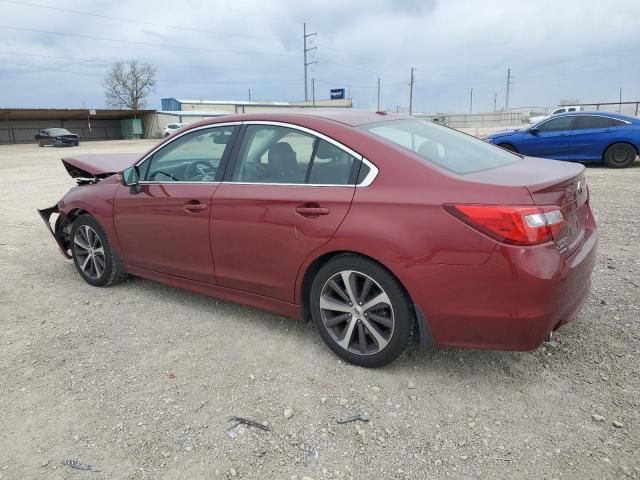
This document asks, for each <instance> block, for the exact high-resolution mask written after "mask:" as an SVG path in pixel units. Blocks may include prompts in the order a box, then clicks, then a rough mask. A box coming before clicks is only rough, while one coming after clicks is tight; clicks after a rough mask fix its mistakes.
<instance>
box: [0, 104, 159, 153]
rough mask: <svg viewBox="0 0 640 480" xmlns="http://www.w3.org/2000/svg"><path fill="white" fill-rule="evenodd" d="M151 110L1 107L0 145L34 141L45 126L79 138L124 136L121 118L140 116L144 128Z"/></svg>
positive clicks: (116, 137) (119, 137)
mask: <svg viewBox="0 0 640 480" xmlns="http://www.w3.org/2000/svg"><path fill="white" fill-rule="evenodd" d="M154 112H155V111H154V110H138V111H134V110H97V109H96V110H93V109H91V110H89V109H66V108H64V109H63V108H0V144H8V143H30V142H35V135H36V134H37V133H38V132H39V131H40V130H42V129H44V128H66V129H67V130H69V131H70V132H72V133H77V134H79V135H80V138H81V139H82V140H116V139H121V138H123V135H122V129H121V124H120V121H121V120H127V119H132V118H141V119H142V123H143V128H144V125H145V124H146V123H151V122H149V121H148V120H149V119H150V118H151V116H152V115H153V114H154Z"/></svg>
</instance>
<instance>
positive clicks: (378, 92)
mask: <svg viewBox="0 0 640 480" xmlns="http://www.w3.org/2000/svg"><path fill="white" fill-rule="evenodd" d="M379 111H380V77H378V112H379Z"/></svg>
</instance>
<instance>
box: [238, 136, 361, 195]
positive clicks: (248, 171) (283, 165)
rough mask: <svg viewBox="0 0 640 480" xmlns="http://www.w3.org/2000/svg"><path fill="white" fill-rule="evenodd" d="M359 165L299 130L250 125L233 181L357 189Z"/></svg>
mask: <svg viewBox="0 0 640 480" xmlns="http://www.w3.org/2000/svg"><path fill="white" fill-rule="evenodd" d="M358 166H359V162H358V161H357V159H356V158H354V157H353V156H352V155H350V154H348V153H347V152H345V151H344V150H343V149H341V148H339V147H337V146H335V145H333V144H332V143H330V142H327V141H325V140H323V139H320V138H317V137H316V136H315V135H311V134H308V133H306V132H301V131H299V130H296V129H293V128H287V127H280V126H274V125H249V126H248V127H247V129H246V131H245V134H244V138H243V140H242V146H241V147H240V153H239V155H238V160H237V163H236V166H235V170H234V172H233V176H232V179H231V180H232V181H234V182H242V183H281V184H311V185H353V183H354V180H355V179H354V176H355V169H356V168H357V167H358Z"/></svg>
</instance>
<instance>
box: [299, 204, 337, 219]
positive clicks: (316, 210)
mask: <svg viewBox="0 0 640 480" xmlns="http://www.w3.org/2000/svg"><path fill="white" fill-rule="evenodd" d="M296 212H297V213H298V214H300V215H302V216H303V217H317V216H318V215H328V214H329V212H330V210H329V209H328V208H325V207H321V206H320V205H302V206H300V207H296Z"/></svg>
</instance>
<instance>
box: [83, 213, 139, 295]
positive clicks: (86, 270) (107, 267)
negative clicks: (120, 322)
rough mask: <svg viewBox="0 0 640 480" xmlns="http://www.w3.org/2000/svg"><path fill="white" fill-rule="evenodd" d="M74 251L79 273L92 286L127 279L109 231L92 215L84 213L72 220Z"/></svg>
mask: <svg viewBox="0 0 640 480" xmlns="http://www.w3.org/2000/svg"><path fill="white" fill-rule="evenodd" d="M71 254H72V256H73V263H74V264H75V266H76V269H77V270H78V273H79V274H80V276H81V277H82V278H83V279H84V281H85V282H87V283H88V284H89V285H93V286H94V287H109V286H111V285H115V284H116V283H119V282H122V281H123V280H124V279H125V278H127V273H126V271H125V270H124V268H123V267H122V264H121V263H120V261H119V260H118V258H117V256H116V253H115V252H114V251H113V249H112V248H111V244H110V243H109V239H108V238H107V234H106V233H105V232H104V230H103V229H102V227H101V226H100V224H99V223H98V222H97V221H96V220H95V219H94V218H93V217H91V216H90V215H81V216H79V217H78V218H77V219H76V221H75V222H73V226H72V227H71Z"/></svg>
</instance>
